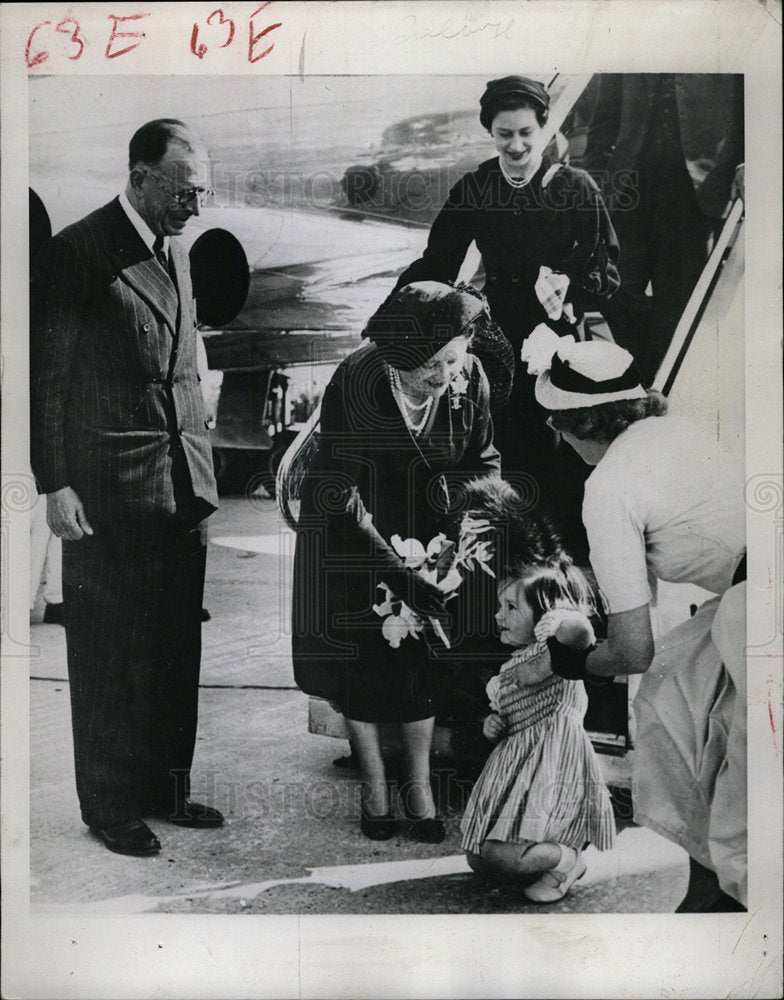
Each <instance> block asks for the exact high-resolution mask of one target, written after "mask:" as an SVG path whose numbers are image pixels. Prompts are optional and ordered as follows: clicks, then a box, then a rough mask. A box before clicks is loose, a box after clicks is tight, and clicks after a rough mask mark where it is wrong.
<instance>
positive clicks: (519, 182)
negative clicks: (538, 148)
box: [498, 156, 539, 188]
mask: <svg viewBox="0 0 784 1000" xmlns="http://www.w3.org/2000/svg"><path fill="white" fill-rule="evenodd" d="M498 165H499V167H500V168H501V173H502V174H503V175H504V180H505V181H506V182H507V184H509V185H510V186H511V187H513V188H524V187H525V186H526V185H527V184H530V183H531V178H532V177H533V176H534V174H535V173H536V170H538V169H539V167H538V166H537V168H536V170H534V171H533V173H531V174H529V175H528V177H512V175H511V174H510V173H507V170H506V167H505V166H504V161H503V160H502V159H501V157H500V156H499V157H498Z"/></svg>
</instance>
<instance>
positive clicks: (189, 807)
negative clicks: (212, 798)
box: [159, 799, 223, 830]
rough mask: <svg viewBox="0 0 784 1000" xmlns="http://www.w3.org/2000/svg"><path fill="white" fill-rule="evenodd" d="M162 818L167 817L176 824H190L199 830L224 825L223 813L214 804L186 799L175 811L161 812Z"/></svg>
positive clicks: (189, 825)
mask: <svg viewBox="0 0 784 1000" xmlns="http://www.w3.org/2000/svg"><path fill="white" fill-rule="evenodd" d="M159 815H160V817H161V819H167V820H168V821H169V822H170V823H174V825H175V826H188V827H193V828H195V829H197V830H206V829H209V828H210V827H216V826H222V825H223V813H221V812H218V810H217V809H213V807H212V806H205V805H202V804H201V803H200V802H191V800H190V799H185V801H184V802H180V803H179V804H178V806H177V807H176V809H175V810H174V811H173V812H166V811H164V812H161V813H159Z"/></svg>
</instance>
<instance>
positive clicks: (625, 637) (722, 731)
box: [524, 338, 746, 912]
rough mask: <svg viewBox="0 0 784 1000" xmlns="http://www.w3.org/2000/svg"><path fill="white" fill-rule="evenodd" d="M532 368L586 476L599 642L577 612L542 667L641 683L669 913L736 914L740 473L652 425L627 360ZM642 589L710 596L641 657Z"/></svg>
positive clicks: (741, 677) (581, 352)
mask: <svg viewBox="0 0 784 1000" xmlns="http://www.w3.org/2000/svg"><path fill="white" fill-rule="evenodd" d="M553 343H554V344H556V343H557V342H556V341H555V338H553ZM531 346H532V345H529V348H530V347H531ZM524 350H526V349H525V348H524ZM536 353H537V352H536V351H533V350H532V349H529V350H526V355H527V356H530V357H534V356H535V355H536ZM544 353H545V354H547V353H548V352H547V351H545V352H544ZM542 362H543V363H542ZM534 366H535V367H537V366H538V367H540V369H541V370H540V373H539V377H538V379H537V382H536V398H537V400H538V401H539V403H541V405H542V406H544V407H545V408H546V409H548V410H550V411H551V413H550V417H549V423H550V425H551V426H552V427H553V428H555V429H556V430H558V431H560V432H561V434H562V435H563V437H564V439H565V440H566V441H567V442H568V443H569V444H570V445H571V446H572V447H573V448H574V449H575V450H576V451H577V453H578V454H579V455H580V456H581V457H582V458H583V459H584V460H585V461H586V462H587V463H588V464H589V465H592V466H595V467H596V468H595V469H594V471H593V472H592V473H591V475H590V476H589V478H588V481H587V484H586V489H585V501H584V504H583V520H584V522H585V528H586V531H587V534H588V541H589V544H590V548H591V565H592V567H593V570H594V572H595V574H596V580H597V583H598V585H599V587H600V589H601V590H602V592H603V594H604V596H605V598H606V600H607V603H608V605H609V611H610V614H609V620H608V624H607V640H606V642H603V643H600V644H599V645H597V646H595V647H594V646H593V645H591V644H590V642H591V640H590V633H589V630H588V627H587V623H586V622H585V620H583V622H582V629H583V631H582V632H581V631H580V627H581V623H580V622H579V620H578V618H579V616H576V617H575V619H574V620H573V621H572V622H571V623H569V622H562V623H561V624H560V625H559V626H558V628H557V630H556V632H555V636H554V637H552V638H550V639H549V640H548V643H549V645H550V653H551V658H552V666H553V670H554V671H555V673H558V674H560V675H561V676H562V677H570V678H579V677H591V676H592V675H593V676H596V675H600V676H602V675H603V676H610V675H613V674H635V673H642V674H644V675H645V676H644V677H643V678H642V681H641V684H640V689H639V693H638V695H637V698H636V700H635V703H634V709H635V715H636V719H637V736H636V741H635V747H636V749H635V760H634V774H633V785H632V789H633V796H634V818H635V820H636V822H638V823H640V824H642V825H644V826H648V827H650V828H651V829H653V830H656V831H657V832H658V833H660V834H661V835H662V836H664V837H667V838H669V839H670V840H673V841H675V842H676V843H678V844H680V845H681V846H683V847H684V848H685V849H686V850H687V851H688V852H689V855H690V858H691V878H690V882H689V892H688V894H687V896H686V898H685V899H684V900H683V902H682V903H681V905H680V906H679V908H678V909H679V911H681V912H691V911H699V910H715V911H720V910H739V909H743V908H744V906H745V904H746V677H745V660H744V653H743V646H744V642H745V586H746V585H745V583H744V582H742V581H745V578H746V576H745V516H744V513H745V512H744V502H743V486H744V470H743V463H742V461H740V460H739V459H738V458H737V457H735V456H732V455H730V454H725V453H723V452H721V451H720V450H719V449H718V448H717V446H716V442H715V441H714V440H713V439H712V438H710V437H708V436H707V435H703V434H702V433H701V432H700V431H698V430H697V429H696V428H694V427H692V426H691V425H690V424H689V423H688V422H686V421H684V420H682V419H678V418H677V417H675V416H670V415H667V401H666V400H665V399H664V397H663V396H661V395H660V394H659V393H657V392H653V391H652V390H645V389H644V388H643V387H642V385H641V384H640V375H639V371H638V370H637V366H636V365H635V363H634V362H633V360H632V356H631V355H630V354H628V353H627V352H626V351H624V350H623V349H622V348H620V347H618V346H617V345H615V344H608V343H602V342H600V341H592V342H588V343H577V344H568V343H566V342H565V341H561V342H560V344H559V345H558V346H557V350H556V353H555V354H554V355H553V356H552V359H551V360H549V361H547V360H545V358H544V357H540V360H539V363H538V364H535V365H534ZM650 577H656V578H658V579H660V580H666V581H670V582H673V583H691V584H696V585H697V586H699V587H702V588H704V589H705V590H708V591H711V592H713V593H714V594H715V595H716V596H715V597H713V598H712V599H711V600H708V601H707V602H706V603H705V604H703V605H702V607H700V608H699V610H698V611H697V613H696V614H695V615H694V616H693V617H692V618H691V619H689V620H688V621H686V622H684V623H683V624H682V625H679V626H678V627H677V628H675V629H674V630H673V631H672V632H670V633H669V634H668V635H665V636H663V637H662V638H661V639H659V640H658V641H657V643H656V647H655V649H654V640H653V635H652V631H651V620H650V614H649V605H650V603H651V600H652V593H651V590H650V587H649V578H650ZM544 621H545V619H543V622H544Z"/></svg>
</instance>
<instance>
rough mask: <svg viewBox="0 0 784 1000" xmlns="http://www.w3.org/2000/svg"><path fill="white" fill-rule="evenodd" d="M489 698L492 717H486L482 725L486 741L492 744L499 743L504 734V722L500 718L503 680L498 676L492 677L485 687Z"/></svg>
mask: <svg viewBox="0 0 784 1000" xmlns="http://www.w3.org/2000/svg"><path fill="white" fill-rule="evenodd" d="M485 690H486V691H487V697H488V700H489V702H490V709H491V712H490V715H488V716H486V717H485V720H484V722H483V723H482V733H483V735H484V737H485V739H487V740H490V741H491V742H492V743H497V742H498V740H500V739H501V737H502V736H503V733H504V720H503V719H502V718H501V716H500V714H499V713H500V711H501V705H500V702H499V695H500V692H501V678H500V677H499V676H498V674H496V675H495V677H491V678H490V680H489V681H488V682H487V684H486V686H485Z"/></svg>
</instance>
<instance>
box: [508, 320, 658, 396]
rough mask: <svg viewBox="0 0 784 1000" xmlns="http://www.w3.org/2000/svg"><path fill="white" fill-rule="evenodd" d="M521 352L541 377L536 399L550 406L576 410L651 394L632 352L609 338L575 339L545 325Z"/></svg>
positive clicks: (533, 334) (534, 334) (537, 385)
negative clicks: (558, 333) (643, 381)
mask: <svg viewBox="0 0 784 1000" xmlns="http://www.w3.org/2000/svg"><path fill="white" fill-rule="evenodd" d="M548 334H549V335H551V336H548ZM520 356H521V358H522V360H523V361H525V362H526V363H527V364H528V371H529V372H530V373H531V374H532V375H537V376H538V377H537V379H536V388H535V393H536V399H537V402H538V403H540V404H541V405H542V406H543V407H544V408H545V409H546V410H576V409H580V408H582V407H589V406H599V405H601V404H602V403H614V402H616V401H618V400H622V399H645V398H646V396H647V395H648V393H647V392H646V390H645V389H644V388H643V385H642V376H641V375H640V369H639V368H638V367H637V362H636V361H635V360H634V358H633V357H632V355H631V354H630V353H629V352H628V351H626V350H624V348H622V347H619V346H618V345H617V344H613V343H611V342H610V341H607V340H586V341H578V342H577V343H575V341H574V338H573V337H561V338H559V337H558V336H557V335H556V334H555V333H554V332H553V331H552V330H550V329H549V328H547V327H545V325H544V324H541V325H540V326H539V327H537V328H536V330H534V332H533V333H532V334H531V336H530V337H528V338H527V340H526V341H525V342H524V343H523V348H522V351H521V355H520Z"/></svg>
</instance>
